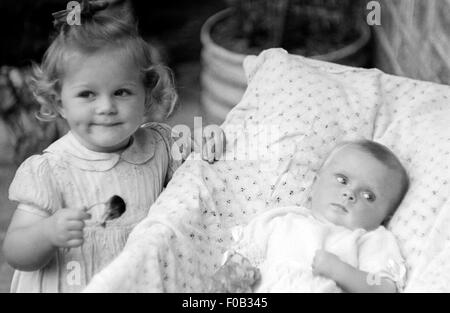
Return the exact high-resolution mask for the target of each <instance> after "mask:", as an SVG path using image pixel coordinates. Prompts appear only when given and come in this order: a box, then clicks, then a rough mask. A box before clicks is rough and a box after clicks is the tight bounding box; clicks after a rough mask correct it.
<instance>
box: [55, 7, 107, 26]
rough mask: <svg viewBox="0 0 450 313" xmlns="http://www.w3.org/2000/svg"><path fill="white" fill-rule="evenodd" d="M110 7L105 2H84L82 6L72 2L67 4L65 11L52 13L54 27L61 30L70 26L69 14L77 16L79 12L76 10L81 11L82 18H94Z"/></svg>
mask: <svg viewBox="0 0 450 313" xmlns="http://www.w3.org/2000/svg"><path fill="white" fill-rule="evenodd" d="M108 5H109V2H108V1H105V0H93V1H92V0H91V1H89V0H83V1H82V2H81V4H79V3H78V2H77V1H70V2H69V3H68V4H67V8H66V9H65V10H61V11H58V12H55V13H52V16H53V18H54V20H53V26H54V27H56V28H57V29H60V28H61V27H62V26H64V25H65V24H68V25H69V22H68V17H69V14H76V13H77V12H76V11H75V10H77V9H78V10H79V17H80V18H81V17H83V18H90V17H92V16H94V14H95V13H96V12H98V11H102V10H104V9H106V8H107V7H108ZM80 23H81V21H80ZM80 23H78V24H77V25H80Z"/></svg>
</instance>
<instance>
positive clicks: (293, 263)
mask: <svg viewBox="0 0 450 313" xmlns="http://www.w3.org/2000/svg"><path fill="white" fill-rule="evenodd" d="M232 232H233V237H234V239H235V240H236V245H235V249H234V250H235V251H237V252H239V253H241V254H243V255H244V256H246V257H247V258H248V259H249V260H250V262H251V263H252V264H253V265H255V266H257V267H259V269H260V271H261V280H260V282H259V284H258V285H257V287H256V290H255V292H342V290H341V289H340V288H339V287H338V286H337V285H336V283H335V282H334V281H332V280H331V279H328V278H325V277H321V276H314V275H313V273H312V267H311V265H312V262H313V259H314V255H315V253H316V251H317V250H319V249H324V250H326V251H328V252H330V253H334V254H336V255H337V256H338V257H339V258H340V259H341V260H342V261H344V262H347V263H348V264H350V265H352V266H354V267H357V268H359V269H360V270H362V271H366V272H368V273H369V275H368V283H374V284H376V283H377V282H379V281H380V279H381V278H390V279H391V280H392V281H394V282H395V283H396V285H397V288H398V289H399V290H401V289H402V288H403V286H404V282H405V273H406V266H405V264H404V260H403V258H402V256H401V253H400V249H399V247H398V245H397V242H396V239H395V237H394V235H393V234H392V233H390V232H389V231H388V230H387V229H386V228H384V227H383V226H379V227H378V228H377V229H375V230H373V231H366V230H364V229H356V230H350V229H347V228H345V227H342V226H337V225H334V224H332V223H330V222H327V221H321V220H318V219H316V218H315V217H314V216H312V214H311V211H310V210H309V209H307V208H304V207H297V206H292V207H282V208H274V209H271V210H268V211H266V212H264V213H262V214H260V215H258V216H257V217H256V218H254V219H253V220H252V221H251V222H250V223H249V224H248V225H247V226H245V227H242V226H238V227H236V228H234V229H233V231H232Z"/></svg>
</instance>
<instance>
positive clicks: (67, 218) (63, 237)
mask: <svg viewBox="0 0 450 313" xmlns="http://www.w3.org/2000/svg"><path fill="white" fill-rule="evenodd" d="M90 217H91V216H90V214H88V213H86V211H85V210H84V209H81V208H64V209H60V210H58V211H56V212H55V214H53V215H52V216H50V217H49V218H48V223H49V225H48V229H47V234H48V238H49V240H50V242H51V243H52V244H53V245H54V246H55V247H59V248H73V247H79V246H81V245H82V244H83V241H84V239H83V238H84V236H83V229H84V226H85V223H84V220H86V219H89V218H90Z"/></svg>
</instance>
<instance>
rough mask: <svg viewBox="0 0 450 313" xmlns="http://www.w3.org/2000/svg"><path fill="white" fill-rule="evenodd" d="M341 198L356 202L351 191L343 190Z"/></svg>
mask: <svg viewBox="0 0 450 313" xmlns="http://www.w3.org/2000/svg"><path fill="white" fill-rule="evenodd" d="M342 197H343V198H344V199H345V200H348V201H350V202H355V200H356V197H355V195H354V193H353V192H352V191H351V190H344V192H343V193H342Z"/></svg>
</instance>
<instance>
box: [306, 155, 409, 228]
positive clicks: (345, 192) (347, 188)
mask: <svg viewBox="0 0 450 313" xmlns="http://www.w3.org/2000/svg"><path fill="white" fill-rule="evenodd" d="M400 190H401V176H400V174H399V173H398V171H395V170H391V169H389V168H388V167H387V166H386V165H384V164H383V163H381V162H380V161H378V160H377V159H375V157H373V156H371V155H370V154H369V153H367V152H365V151H362V150H361V149H359V148H357V147H352V146H344V147H342V148H341V149H340V150H338V151H335V152H334V154H332V156H330V159H329V160H327V162H326V163H325V164H324V166H323V168H322V169H321V170H320V173H319V176H318V178H317V181H316V182H315V184H314V186H313V192H312V212H313V214H314V215H315V216H317V217H323V218H325V219H327V220H328V221H330V222H332V223H334V224H336V225H341V226H344V227H347V228H349V229H357V228H364V229H367V230H372V229H375V228H376V227H378V226H380V224H381V223H382V222H383V220H384V219H385V218H386V217H387V215H388V214H389V212H390V209H391V207H392V204H393V203H395V202H396V200H397V199H398V197H399V195H400Z"/></svg>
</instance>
